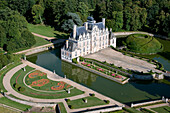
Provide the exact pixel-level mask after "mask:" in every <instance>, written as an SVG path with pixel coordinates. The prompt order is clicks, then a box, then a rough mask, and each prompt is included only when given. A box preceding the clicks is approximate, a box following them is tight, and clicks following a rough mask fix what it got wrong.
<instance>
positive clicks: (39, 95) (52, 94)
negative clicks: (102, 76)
mask: <svg viewBox="0 0 170 113" xmlns="http://www.w3.org/2000/svg"><path fill="white" fill-rule="evenodd" d="M31 70H34V69H33V68H31V67H29V66H26V71H25V72H24V71H23V69H21V70H19V71H18V72H16V73H15V74H14V75H13V77H12V78H11V81H10V83H11V86H12V87H13V88H14V89H15V90H16V91H17V92H19V93H21V94H23V95H27V96H30V97H34V98H43V99H58V98H66V97H71V96H76V95H80V94H83V93H84V92H83V91H80V90H78V89H77V88H74V89H71V91H70V94H68V93H67V92H66V91H64V92H55V91H54V92H41V91H35V90H33V89H31V88H29V87H27V86H25V84H24V83H23V78H24V76H25V75H26V74H27V73H28V72H30V71H31ZM18 75H20V76H19V77H18ZM17 77H18V79H17V83H18V84H19V86H21V87H23V88H24V89H25V90H24V91H18V89H16V88H15V87H14V86H13V85H14V84H15V83H16V78H17Z"/></svg>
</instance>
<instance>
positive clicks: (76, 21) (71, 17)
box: [61, 12, 82, 32]
mask: <svg viewBox="0 0 170 113" xmlns="http://www.w3.org/2000/svg"><path fill="white" fill-rule="evenodd" d="M66 18H67V19H66V20H65V21H64V23H63V24H62V26H61V28H62V29H63V30H64V31H65V32H71V31H72V30H73V26H74V25H78V26H80V25H82V21H81V19H80V17H79V16H78V15H77V14H76V13H70V12H68V13H67V15H66Z"/></svg>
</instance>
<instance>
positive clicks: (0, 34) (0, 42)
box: [0, 25, 6, 47]
mask: <svg viewBox="0 0 170 113" xmlns="http://www.w3.org/2000/svg"><path fill="white" fill-rule="evenodd" d="M5 42H6V34H5V29H4V28H3V27H2V26H1V25H0V47H3V46H4V44H5Z"/></svg>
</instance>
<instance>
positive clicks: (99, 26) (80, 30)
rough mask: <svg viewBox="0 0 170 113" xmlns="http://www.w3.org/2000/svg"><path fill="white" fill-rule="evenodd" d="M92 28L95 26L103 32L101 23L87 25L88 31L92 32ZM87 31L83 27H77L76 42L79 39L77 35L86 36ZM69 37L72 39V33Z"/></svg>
mask: <svg viewBox="0 0 170 113" xmlns="http://www.w3.org/2000/svg"><path fill="white" fill-rule="evenodd" d="M94 26H97V27H98V28H99V29H100V30H103V29H104V28H105V26H104V25H103V22H99V23H88V30H92V29H93V27H94ZM87 32H88V31H87V30H86V28H85V26H80V27H77V29H76V40H78V39H79V35H80V34H81V35H83V34H84V33H85V34H87ZM70 37H71V38H72V37H73V33H71V35H70Z"/></svg>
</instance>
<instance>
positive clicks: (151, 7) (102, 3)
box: [0, 0, 170, 36]
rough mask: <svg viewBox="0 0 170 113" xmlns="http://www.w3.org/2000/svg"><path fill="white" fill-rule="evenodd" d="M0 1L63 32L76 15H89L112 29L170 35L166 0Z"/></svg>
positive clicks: (36, 22) (169, 11)
mask: <svg viewBox="0 0 170 113" xmlns="http://www.w3.org/2000/svg"><path fill="white" fill-rule="evenodd" d="M0 4H1V7H3V8H5V7H9V8H11V9H12V10H17V11H19V12H20V14H22V15H24V16H25V17H26V19H27V20H28V21H29V22H30V23H34V24H40V23H41V24H46V25H51V26H54V27H55V28H56V29H58V30H63V31H66V32H70V31H71V30H70V29H69V30H68V29H67V27H70V28H71V27H72V24H75V23H76V22H75V21H76V20H77V19H79V18H80V19H81V20H82V22H85V21H86V18H87V17H88V16H89V15H91V16H93V17H94V18H95V20H97V21H101V18H106V25H107V27H109V28H112V29H113V31H124V30H125V31H137V30H141V31H147V32H152V33H156V34H162V35H166V36H170V32H169V31H170V27H169V26H170V15H169V13H170V1H169V0H0ZM68 12H70V13H72V14H73V13H74V15H73V16H71V18H69V19H72V20H73V21H71V20H69V21H68V20H67V19H68V18H67V17H68ZM75 15H76V16H75ZM77 23H79V20H78V22H77ZM62 26H63V27H62Z"/></svg>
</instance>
